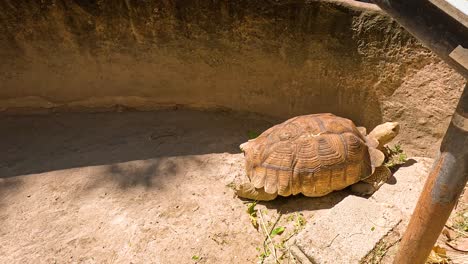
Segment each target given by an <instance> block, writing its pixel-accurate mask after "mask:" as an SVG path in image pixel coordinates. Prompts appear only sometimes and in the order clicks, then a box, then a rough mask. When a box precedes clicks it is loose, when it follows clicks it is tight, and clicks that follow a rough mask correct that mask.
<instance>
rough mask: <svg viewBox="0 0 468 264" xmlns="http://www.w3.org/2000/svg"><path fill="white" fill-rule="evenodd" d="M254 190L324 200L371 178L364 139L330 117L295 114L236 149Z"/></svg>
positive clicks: (339, 119)
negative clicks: (243, 160) (321, 197)
mask: <svg viewBox="0 0 468 264" xmlns="http://www.w3.org/2000/svg"><path fill="white" fill-rule="evenodd" d="M241 149H242V150H243V151H244V153H245V160H246V170H247V176H248V177H249V179H250V181H251V183H252V184H253V185H254V186H255V188H264V190H265V192H267V193H270V194H273V193H278V194H279V195H282V196H289V195H291V194H293V195H295V194H298V193H302V194H304V195H306V196H311V197H316V196H323V195H326V194H328V193H330V192H332V191H335V190H341V189H343V188H346V187H347V186H349V185H352V184H354V183H356V182H358V181H360V180H362V179H365V178H367V177H369V175H371V173H372V172H373V168H372V165H371V157H370V154H369V147H368V145H367V143H366V138H365V136H364V135H362V134H361V133H360V132H359V130H358V129H357V128H356V126H355V125H354V123H353V122H352V121H351V120H349V119H346V118H342V117H338V116H335V115H333V114H314V115H305V116H298V117H295V118H292V119H289V120H287V121H285V122H284V123H281V124H279V125H276V126H274V127H272V128H270V129H268V130H266V131H265V132H263V133H262V134H261V135H260V136H258V137H257V138H255V139H253V140H250V141H249V142H247V143H244V144H242V145H241Z"/></svg>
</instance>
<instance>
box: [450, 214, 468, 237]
mask: <svg viewBox="0 0 468 264" xmlns="http://www.w3.org/2000/svg"><path fill="white" fill-rule="evenodd" d="M453 228H455V229H457V230H459V231H463V232H468V209H466V210H463V211H461V212H458V213H457V215H456V216H455V218H454V221H453Z"/></svg>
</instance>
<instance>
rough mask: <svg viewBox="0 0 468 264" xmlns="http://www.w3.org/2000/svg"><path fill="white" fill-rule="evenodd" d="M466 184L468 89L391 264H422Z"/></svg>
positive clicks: (453, 118)
mask: <svg viewBox="0 0 468 264" xmlns="http://www.w3.org/2000/svg"><path fill="white" fill-rule="evenodd" d="M467 180H468V85H467V86H465V90H464V92H463V95H462V97H461V99H460V102H459V103H458V107H457V110H456V112H455V114H454V116H453V117H452V122H451V123H450V126H449V128H448V130H447V133H446V134H445V137H444V140H443V141H442V145H441V148H440V155H439V157H438V158H437V160H436V161H435V163H434V166H433V168H432V171H431V172H430V174H429V177H428V179H427V181H426V184H425V186H424V189H423V192H422V194H421V196H420V197H419V201H418V203H417V205H416V208H415V210H414V212H413V215H412V217H411V220H410V223H409V225H408V228H407V229H406V232H405V234H404V235H403V238H402V240H401V243H400V247H399V251H398V253H397V255H396V258H395V260H394V263H395V264H420V263H421V264H422V263H425V261H426V259H427V257H428V255H429V253H430V251H431V249H432V247H433V245H434V243H435V242H436V241H437V238H438V236H439V234H440V232H441V231H442V229H443V227H444V225H445V222H446V221H447V219H448V218H449V216H450V213H451V212H452V210H453V208H454V206H455V204H456V202H457V199H458V197H459V196H460V194H461V192H462V191H463V187H464V186H465V185H466V182H467Z"/></svg>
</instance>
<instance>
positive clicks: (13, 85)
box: [0, 0, 464, 154]
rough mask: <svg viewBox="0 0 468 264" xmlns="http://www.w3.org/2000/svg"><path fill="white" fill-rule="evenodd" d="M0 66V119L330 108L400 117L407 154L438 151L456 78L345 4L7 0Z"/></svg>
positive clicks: (367, 13)
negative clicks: (91, 112) (115, 110)
mask: <svg viewBox="0 0 468 264" xmlns="http://www.w3.org/2000/svg"><path fill="white" fill-rule="evenodd" d="M0 57H1V58H2V60H1V61H0V110H8V111H11V112H15V111H29V110H32V109H36V110H37V109H39V108H46V109H54V111H60V110H68V109H71V110H83V108H93V109H95V110H96V109H103V108H106V109H107V108H109V107H112V106H114V105H124V106H127V107H133V108H138V109H143V110H146V109H154V108H159V107H167V106H174V105H184V106H190V107H202V108H213V107H225V108H231V109H235V110H242V111H252V112H257V113H263V114H268V115H271V116H276V117H280V118H289V117H291V116H295V115H298V114H305V113H317V112H333V113H335V114H337V115H341V116H344V117H348V118H351V119H353V120H354V121H356V123H357V124H358V125H365V126H367V127H368V128H372V127H373V126H375V125H376V124H378V123H380V122H381V121H382V120H390V119H392V120H398V121H400V122H401V123H402V126H403V131H402V133H401V134H402V136H401V137H400V140H401V141H402V142H403V143H405V144H408V145H410V146H417V147H421V148H423V149H422V150H413V152H415V153H418V154H421V153H422V154H424V153H431V154H432V153H433V150H434V149H436V148H437V144H434V143H432V142H436V141H437V140H438V139H439V138H440V136H441V134H442V133H443V132H444V130H445V127H446V125H447V122H448V119H449V117H448V116H449V115H450V114H451V113H452V110H453V109H454V107H455V104H454V98H456V97H457V96H458V95H459V93H460V91H461V90H460V89H461V87H462V83H463V81H464V80H463V79H462V77H460V76H459V75H457V74H455V73H454V71H452V70H450V69H449V68H448V66H447V65H445V64H444V63H441V62H440V61H439V60H438V59H437V58H436V57H435V56H434V55H433V54H432V53H431V52H429V51H428V50H427V49H426V48H424V47H422V45H421V44H420V43H418V41H416V40H415V39H414V38H412V37H411V36H410V35H409V34H408V33H407V32H406V31H405V30H403V29H402V28H401V27H399V26H398V25H397V24H396V23H395V22H394V21H392V20H391V19H390V18H388V17H386V16H385V15H383V13H382V12H381V11H380V10H379V9H378V8H376V7H375V6H374V5H371V4H363V3H359V2H355V1H349V2H346V1H288V0H280V1H263V0H253V1H252V0H235V1H227V0H218V1H178V0H168V1H130V0H125V1H117V2H116V1H111V0H99V1H98V0H95V1H92V0H86V1H83V0H66V1H57V0H50V1H12V0H5V1H1V2H0ZM403 135H404V136H403ZM428 142H431V144H429V143H428ZM410 151H411V150H410Z"/></svg>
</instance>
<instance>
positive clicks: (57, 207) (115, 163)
mask: <svg viewBox="0 0 468 264" xmlns="http://www.w3.org/2000/svg"><path fill="white" fill-rule="evenodd" d="M273 122H275V121H274V120H267V119H265V118H260V117H258V116H253V115H242V114H232V113H226V112H196V111H189V110H170V111H169V110H168V111H159V112H123V113H80V114H72V113H67V114H55V115H41V116H3V117H0V124H1V127H2V129H0V139H1V149H2V158H1V161H0V162H1V163H0V208H1V210H0V219H1V222H2V224H1V225H0V245H1V246H0V263H195V262H199V263H255V262H257V260H258V256H259V254H260V248H261V247H262V242H263V239H264V236H263V235H262V233H261V229H259V230H258V231H257V230H256V229H255V228H254V227H253V226H252V224H251V223H250V220H249V215H248V214H247V213H246V209H247V205H246V201H242V200H240V199H238V198H235V197H233V191H232V189H231V188H230V187H229V184H230V183H231V182H232V181H233V180H234V177H236V176H238V175H239V174H241V173H243V168H244V167H243V155H242V154H241V153H240V151H239V148H238V145H239V144H240V143H242V142H244V141H246V140H247V139H248V136H247V135H248V133H251V132H259V131H263V130H264V129H266V128H268V127H270V126H271V125H272V124H273ZM346 195H348V193H347V192H346V191H344V192H340V193H336V194H333V195H329V196H326V197H324V198H315V199H312V198H305V197H294V198H289V199H278V200H276V201H274V202H270V203H265V204H261V205H257V208H258V209H263V212H264V214H265V219H267V217H268V216H267V215H270V216H273V215H277V213H278V212H279V211H281V213H282V214H283V219H291V216H293V215H297V213H298V212H300V213H301V214H302V216H303V217H304V219H305V220H306V221H307V219H311V218H312V217H313V214H314V212H316V211H319V210H321V209H326V208H330V207H332V206H333V205H334V204H336V203H338V202H339V201H340V200H341V199H343V198H344V197H345V196H346ZM270 218H271V219H273V217H270ZM265 221H267V220H265ZM268 221H270V220H268ZM290 233H291V232H290ZM291 234H292V233H291ZM257 248H259V249H257Z"/></svg>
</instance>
